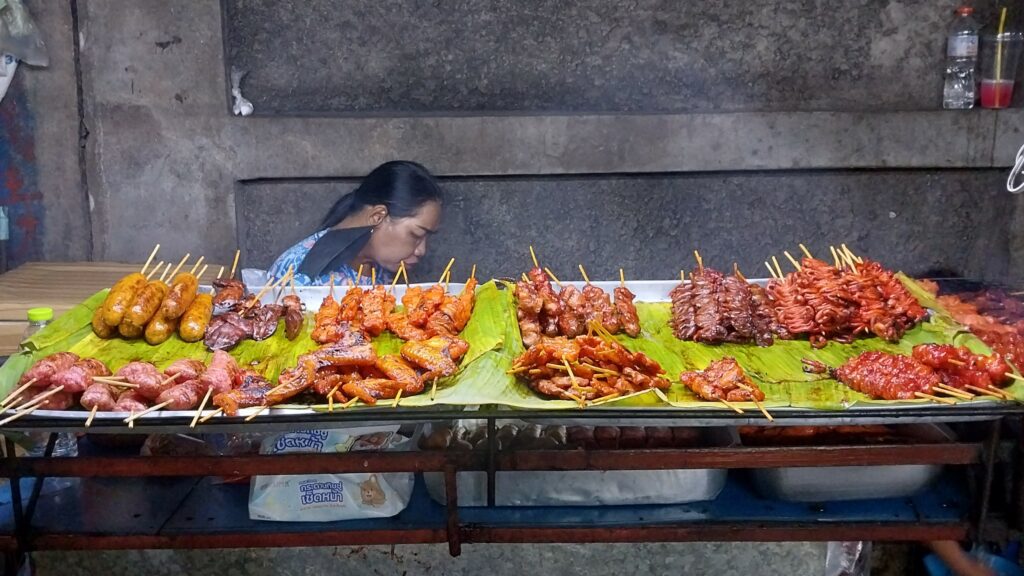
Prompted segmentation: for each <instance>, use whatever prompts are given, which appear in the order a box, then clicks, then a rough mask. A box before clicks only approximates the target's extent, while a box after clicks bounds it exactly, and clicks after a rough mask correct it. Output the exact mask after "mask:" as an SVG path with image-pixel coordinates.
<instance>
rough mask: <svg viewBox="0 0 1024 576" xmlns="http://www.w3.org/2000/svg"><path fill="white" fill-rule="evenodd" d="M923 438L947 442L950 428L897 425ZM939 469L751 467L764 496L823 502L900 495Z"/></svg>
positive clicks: (909, 492)
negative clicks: (754, 468)
mask: <svg viewBox="0 0 1024 576" xmlns="http://www.w3.org/2000/svg"><path fill="white" fill-rule="evenodd" d="M900 432H901V433H903V434H905V435H907V436H908V437H910V438H914V439H917V440H919V441H924V442H949V441H952V440H954V439H955V438H954V434H953V431H952V430H950V429H949V428H948V427H946V426H941V425H937V424H915V425H909V426H905V427H901V428H900ZM941 472H942V466H940V465H937V464H913V465H894V466H826V467H822V468H796V467H794V468H763V469H758V470H752V471H751V472H750V473H751V474H752V476H753V479H754V487H755V488H756V489H757V492H758V493H759V494H761V495H762V496H764V497H765V498H771V499H774V500H785V501H788V502H826V501H836V500H867V499H874V498H902V497H905V496H911V495H913V494H914V493H916V492H918V491H919V490H921V489H923V488H925V487H926V486H928V484H930V483H931V482H932V481H933V480H935V478H936V477H938V475H939V474H940V473H941Z"/></svg>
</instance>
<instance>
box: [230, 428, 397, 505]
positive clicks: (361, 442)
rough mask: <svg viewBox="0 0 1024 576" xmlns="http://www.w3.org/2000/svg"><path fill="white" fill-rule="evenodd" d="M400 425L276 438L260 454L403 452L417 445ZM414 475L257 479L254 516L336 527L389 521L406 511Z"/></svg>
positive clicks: (254, 482) (252, 500) (253, 492)
mask: <svg viewBox="0 0 1024 576" xmlns="http://www.w3.org/2000/svg"><path fill="white" fill-rule="evenodd" d="M397 431H398V427H397V426H389V427H373V428H349V429H344V430H304V431H299V432H288V433H286V434H280V435H276V436H270V437H268V438H267V439H266V440H264V442H263V445H262V446H261V447H260V454H289V453H292V454H294V453H330V452H359V451H380V450H387V451H392V450H394V451H400V450H406V449H410V448H412V446H414V444H413V440H412V439H409V438H405V437H403V436H399V435H398V434H397ZM412 487H413V475H412V474H411V473H405V472H401V473H387V474H377V473H361V474H310V475H294V476H256V477H254V478H253V479H252V484H251V485H250V490H249V517H250V518H252V519H253V520H277V521H284V522H331V521H335V520H353V519H357V518H386V517H389V516H394V515H396V514H398V513H399V512H401V511H402V510H405V507H406V506H408V505H409V499H410V497H411V496H412Z"/></svg>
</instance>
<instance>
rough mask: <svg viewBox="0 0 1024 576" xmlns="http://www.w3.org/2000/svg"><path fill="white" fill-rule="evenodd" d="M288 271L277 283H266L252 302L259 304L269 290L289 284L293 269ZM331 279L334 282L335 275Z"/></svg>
mask: <svg viewBox="0 0 1024 576" xmlns="http://www.w3.org/2000/svg"><path fill="white" fill-rule="evenodd" d="M288 270H289V271H288V272H285V274H284V276H281V277H280V278H278V279H277V280H276V281H274V282H267V283H266V284H265V285H264V286H263V288H261V289H260V291H259V292H257V293H256V297H255V298H253V299H252V301H253V302H259V301H260V298H262V297H263V295H264V294H266V293H267V291H268V290H272V289H274V288H277V287H278V286H280V285H281V284H284V283H285V282H287V281H288V278H289V277H290V275H291V274H290V273H291V267H289V268H288ZM331 279H332V280H333V279H334V275H333V274H332V275H331ZM332 287H333V282H332Z"/></svg>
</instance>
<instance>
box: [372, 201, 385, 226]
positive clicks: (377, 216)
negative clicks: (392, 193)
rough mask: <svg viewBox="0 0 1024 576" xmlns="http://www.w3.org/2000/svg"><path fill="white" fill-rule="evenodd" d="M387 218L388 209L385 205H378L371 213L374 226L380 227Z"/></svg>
mask: <svg viewBox="0 0 1024 576" xmlns="http://www.w3.org/2000/svg"><path fill="white" fill-rule="evenodd" d="M387 217H388V207H387V206H385V205H383V204H378V205H376V206H374V207H373V209H372V210H371V211H370V224H371V225H373V226H379V225H380V223H381V222H383V221H384V220H385V219H386V218H387Z"/></svg>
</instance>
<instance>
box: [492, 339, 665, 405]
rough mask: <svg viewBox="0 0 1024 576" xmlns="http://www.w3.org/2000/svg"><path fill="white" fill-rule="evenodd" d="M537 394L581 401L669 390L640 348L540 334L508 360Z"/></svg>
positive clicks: (600, 340)
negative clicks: (530, 344) (634, 348)
mask: <svg viewBox="0 0 1024 576" xmlns="http://www.w3.org/2000/svg"><path fill="white" fill-rule="evenodd" d="M511 372H512V373H516V374H519V375H521V376H524V377H526V378H527V379H528V384H529V386H530V388H532V389H533V390H534V391H535V392H537V393H538V394H541V395H543V396H549V397H554V398H561V399H565V400H573V401H575V402H577V403H580V404H581V405H585V403H586V402H596V401H599V400H602V399H609V398H615V397H618V396H624V395H628V394H633V393H636V392H641V391H646V390H649V389H652V388H653V389H668V388H669V387H670V383H669V382H668V380H666V379H665V378H664V377H663V376H662V375H663V374H664V370H663V369H662V368H661V366H660V365H659V364H658V363H657V362H655V361H654V360H652V359H650V358H649V357H647V356H646V355H644V354H643V353H639V352H637V353H633V352H630V351H629V350H627V349H625V348H624V347H623V346H622V345H621V344H619V343H618V342H615V341H614V340H612V339H611V337H610V336H609V335H608V334H606V333H604V334H602V337H598V336H580V337H577V338H574V339H568V338H565V337H556V338H548V337H542V338H541V339H540V340H539V341H538V342H537V343H536V344H534V345H533V346H531V347H530V348H529V349H527V350H526V352H524V353H523V354H522V355H520V356H519V357H518V358H516V360H515V361H514V363H513V369H512V371H511Z"/></svg>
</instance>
